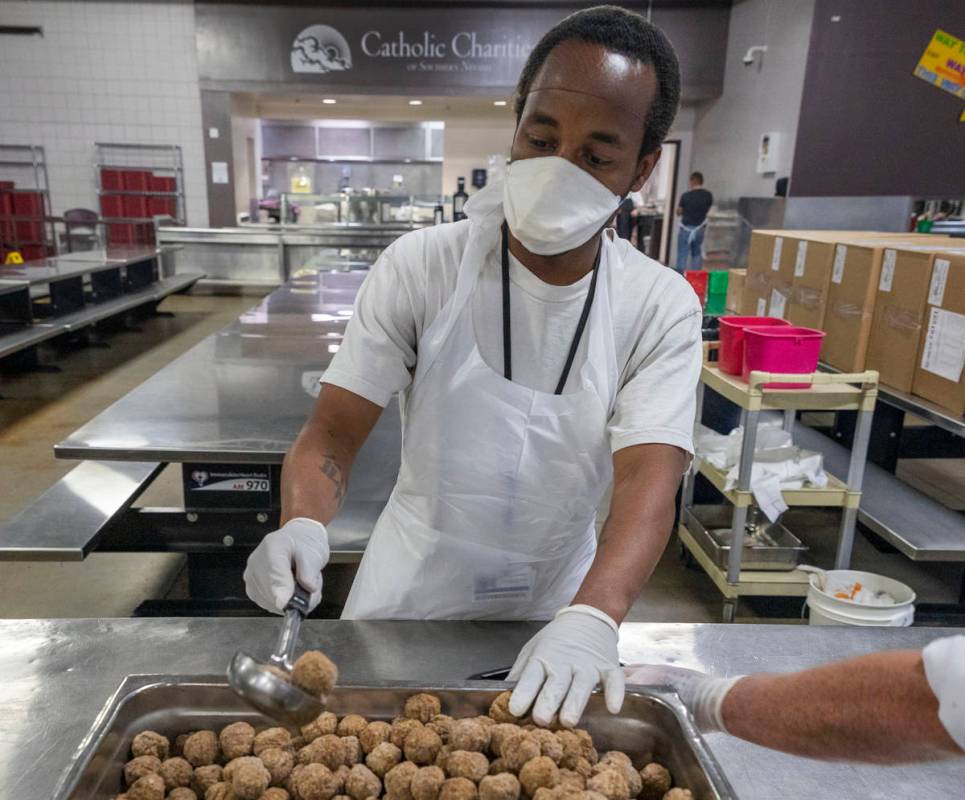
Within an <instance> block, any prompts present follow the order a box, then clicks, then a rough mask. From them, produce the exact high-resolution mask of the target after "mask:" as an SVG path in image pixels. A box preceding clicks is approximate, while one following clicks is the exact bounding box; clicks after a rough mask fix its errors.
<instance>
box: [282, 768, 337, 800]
mask: <svg viewBox="0 0 965 800" xmlns="http://www.w3.org/2000/svg"><path fill="white" fill-rule="evenodd" d="M293 784H294V789H295V794H296V795H297V796H298V797H299V798H300V800H330V799H331V798H332V797H334V796H335V793H336V792H337V791H338V784H337V781H336V780H335V776H334V775H333V774H332V771H331V770H330V769H329V768H328V767H326V766H325V765H324V764H306V765H305V766H303V767H302V768H301V769H300V770H299V771H298V772H297V773H296V774H295V776H294V779H293Z"/></svg>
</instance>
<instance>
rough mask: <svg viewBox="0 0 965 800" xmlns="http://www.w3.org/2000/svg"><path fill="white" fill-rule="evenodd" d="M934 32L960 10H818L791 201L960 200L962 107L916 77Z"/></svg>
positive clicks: (860, 0)
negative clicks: (842, 197)
mask: <svg viewBox="0 0 965 800" xmlns="http://www.w3.org/2000/svg"><path fill="white" fill-rule="evenodd" d="M834 15H840V17H841V19H840V21H839V22H832V21H831V18H832V16H834ZM936 28H941V29H942V30H945V31H947V32H948V33H950V34H952V35H953V36H957V37H959V38H962V37H965V0H914V2H898V0H817V3H816V5H815V11H814V24H813V27H812V29H811V47H810V52H809V53H808V62H807V70H806V72H805V78H804V94H803V98H802V101H801V118H800V122H799V124H798V132H797V145H796V147H795V153H794V168H793V171H792V173H791V174H792V176H793V177H792V179H791V187H790V194H791V195H792V196H812V197H813V196H817V197H826V196H835V195H916V196H929V195H931V196H935V195H938V196H961V195H962V194H963V193H965V123H960V122H959V121H958V117H959V114H960V113H961V112H962V102H961V100H959V99H957V98H956V97H955V96H954V95H952V94H950V93H949V92H945V91H942V90H941V89H938V88H936V87H934V86H930V85H929V84H928V83H926V82H925V81H923V80H921V79H919V78H916V77H915V76H914V75H912V71H913V70H914V68H915V65H916V64H917V63H918V59H919V58H920V57H921V54H922V53H923V52H924V50H925V45H926V44H927V43H928V42H929V40H930V39H931V37H932V35H933V34H934V32H935V29H936Z"/></svg>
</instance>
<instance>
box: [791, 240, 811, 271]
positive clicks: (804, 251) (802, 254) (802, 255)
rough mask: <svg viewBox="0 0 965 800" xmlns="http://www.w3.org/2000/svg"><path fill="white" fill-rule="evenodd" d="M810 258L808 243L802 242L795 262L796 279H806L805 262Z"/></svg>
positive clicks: (798, 244)
mask: <svg viewBox="0 0 965 800" xmlns="http://www.w3.org/2000/svg"><path fill="white" fill-rule="evenodd" d="M807 257H808V243H807V242H804V241H801V242H798V243H797V258H796V259H795V261H794V277H795V278H803V277H804V260H805V259H806V258H807Z"/></svg>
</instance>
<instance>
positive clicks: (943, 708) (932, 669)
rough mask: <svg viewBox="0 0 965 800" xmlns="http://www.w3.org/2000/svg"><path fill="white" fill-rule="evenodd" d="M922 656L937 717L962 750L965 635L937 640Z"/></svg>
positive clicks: (923, 651)
mask: <svg viewBox="0 0 965 800" xmlns="http://www.w3.org/2000/svg"><path fill="white" fill-rule="evenodd" d="M921 657H922V661H923V662H924V665H925V677H926V678H927V679H928V685H929V686H931V690H932V691H933V692H934V693H935V697H937V698H938V719H939V720H941V723H942V725H944V726H945V730H947V731H948V735H949V736H951V737H952V739H954V740H955V743H956V744H957V745H958V746H959V747H961V748H962V749H963V750H965V636H962V635H959V636H946V637H945V638H943V639H936V640H935V641H934V642H932V643H931V644H929V645H927V646H926V647H925V649H924V650H922V652H921Z"/></svg>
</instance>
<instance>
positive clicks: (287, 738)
mask: <svg viewBox="0 0 965 800" xmlns="http://www.w3.org/2000/svg"><path fill="white" fill-rule="evenodd" d="M291 743H292V735H291V734H290V733H289V732H288V731H287V730H285V729H284V728H266V729H265V730H263V731H262V732H261V733H259V734H258V735H257V736H255V740H254V742H252V746H251V752H253V753H254V754H255V755H256V756H260V755H261V751H262V750H267V749H268V748H269V747H279V748H281V749H285V748H286V747H290V746H291Z"/></svg>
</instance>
